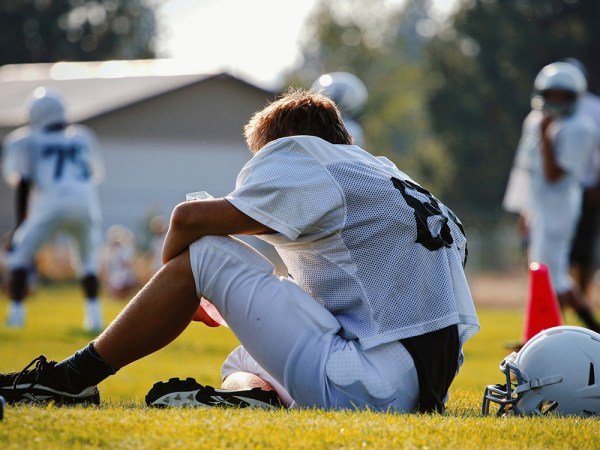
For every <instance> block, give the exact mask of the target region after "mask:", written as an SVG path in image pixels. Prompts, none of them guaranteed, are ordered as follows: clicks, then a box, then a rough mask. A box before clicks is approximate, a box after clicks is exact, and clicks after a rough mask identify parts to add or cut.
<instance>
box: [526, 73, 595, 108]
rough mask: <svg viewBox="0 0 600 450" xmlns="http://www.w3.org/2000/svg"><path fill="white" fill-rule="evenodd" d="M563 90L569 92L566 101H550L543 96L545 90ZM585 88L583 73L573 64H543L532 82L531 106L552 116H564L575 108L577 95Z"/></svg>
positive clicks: (583, 91)
mask: <svg viewBox="0 0 600 450" xmlns="http://www.w3.org/2000/svg"><path fill="white" fill-rule="evenodd" d="M551 90H552V91H563V92H567V93H569V94H571V96H572V100H570V101H567V102H560V103H557V102H551V101H548V100H547V99H545V98H544V93H545V92H547V91H551ZM586 90H587V81H586V79H585V76H584V74H583V73H582V72H581V70H579V69H578V68H577V67H575V66H574V65H573V64H570V63H567V62H555V63H552V64H548V65H547V66H545V67H544V68H543V69H542V70H541V71H540V72H539V73H538V74H537V76H536V77H535V80H534V82H533V96H532V98H531V107H532V108H533V109H536V110H539V111H542V112H544V113H546V114H548V115H552V116H565V115H569V114H571V113H572V112H573V111H574V110H575V105H576V103H577V100H578V99H579V97H580V96H581V95H582V94H583V93H585V91H586Z"/></svg>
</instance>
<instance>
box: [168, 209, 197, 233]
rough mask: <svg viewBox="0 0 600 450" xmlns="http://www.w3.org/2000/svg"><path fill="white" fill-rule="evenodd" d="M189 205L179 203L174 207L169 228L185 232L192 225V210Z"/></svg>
mask: <svg viewBox="0 0 600 450" xmlns="http://www.w3.org/2000/svg"><path fill="white" fill-rule="evenodd" d="M190 206H191V203H189V202H188V203H185V202H184V203H180V204H179V205H177V206H176V207H175V209H174V210H173V213H172V214H171V224H170V228H171V229H175V230H185V229H187V228H189V227H190V226H191V225H192V224H193V210H192V208H190Z"/></svg>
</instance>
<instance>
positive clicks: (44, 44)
mask: <svg viewBox="0 0 600 450" xmlns="http://www.w3.org/2000/svg"><path fill="white" fill-rule="evenodd" d="M155 28H156V21H155V15H154V10H153V8H152V6H151V4H150V3H149V2H148V1H144V0H3V1H2V3H1V4H0V30H1V31H0V65H4V64H22V63H44V62H56V61H102V60H107V59H133V58H153V57H154V51H153V49H152V39H153V37H154V34H155Z"/></svg>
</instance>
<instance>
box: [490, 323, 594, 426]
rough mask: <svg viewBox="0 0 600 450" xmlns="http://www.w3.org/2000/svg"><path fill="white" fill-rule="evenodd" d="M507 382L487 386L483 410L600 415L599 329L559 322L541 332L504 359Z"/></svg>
mask: <svg viewBox="0 0 600 450" xmlns="http://www.w3.org/2000/svg"><path fill="white" fill-rule="evenodd" d="M500 370H501V371H502V372H503V373H504V375H505V376H506V384H505V385H501V384H495V385H488V386H487V387H486V388H485V392H484V395H483V405H482V413H483V414H484V415H485V414H488V412H489V407H490V403H497V404H499V405H500V406H499V409H498V412H497V415H498V416H503V415H506V414H514V415H525V416H535V415H545V414H548V413H551V412H552V413H555V414H559V415H574V416H600V334H598V333H596V332H594V331H591V330H588V329H587V328H582V327H574V326H559V327H553V328H549V329H547V330H544V331H541V332H540V333H538V334H537V335H535V336H534V337H533V338H531V339H530V340H529V341H528V342H527V343H526V344H525V346H524V347H523V348H522V349H521V350H520V351H519V352H518V353H515V352H513V353H511V354H510V355H508V356H507V357H506V358H504V360H503V361H502V363H501V364H500Z"/></svg>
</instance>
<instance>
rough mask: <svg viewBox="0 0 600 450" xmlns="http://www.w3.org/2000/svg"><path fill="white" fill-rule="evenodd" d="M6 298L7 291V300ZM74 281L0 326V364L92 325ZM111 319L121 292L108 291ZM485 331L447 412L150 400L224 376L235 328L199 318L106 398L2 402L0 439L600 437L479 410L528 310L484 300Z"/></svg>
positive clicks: (424, 443)
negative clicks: (167, 388)
mask: <svg viewBox="0 0 600 450" xmlns="http://www.w3.org/2000/svg"><path fill="white" fill-rule="evenodd" d="M3 303H4V302H3ZM81 303H82V302H81V299H80V293H79V290H78V289H77V287H76V286H54V287H44V288H43V289H41V290H39V291H38V292H37V293H36V294H35V295H34V296H33V297H31V300H30V301H29V303H28V305H27V306H28V313H29V316H28V324H27V326H26V328H24V329H22V330H8V329H6V328H4V327H0V343H1V344H0V372H6V371H12V370H18V369H21V368H22V367H24V366H25V365H26V364H27V363H28V362H29V361H30V360H31V359H33V358H34V357H35V356H37V355H39V354H40V353H45V354H46V355H47V356H48V357H51V358H55V359H62V358H64V357H66V356H68V355H69V354H71V353H72V352H73V351H75V350H77V349H78V348H81V347H83V346H84V345H86V344H87V342H88V341H89V340H90V339H92V338H93V336H90V335H87V334H85V333H83V332H82V331H81V328H80V324H81V318H82V304H81ZM104 306H105V307H106V310H107V318H112V317H115V315H116V314H117V312H118V311H119V310H120V309H121V308H122V307H123V306H124V303H120V302H116V301H105V302H104ZM479 315H480V319H481V324H482V330H481V332H479V333H478V334H477V335H476V336H475V337H474V338H473V339H472V340H471V341H469V342H468V343H467V346H466V348H465V361H466V362H465V365H464V366H463V367H462V369H461V372H460V373H459V375H458V377H457V379H456V380H455V382H454V384H453V388H452V390H451V393H450V401H449V404H448V412H447V414H446V415H445V416H440V415H431V416H429V415H418V414H384V413H375V412H370V411H363V412H354V411H322V410H289V411H286V410H280V411H257V410H244V409H239V410H237V409H216V408H215V409H212V408H211V409H192V410H179V409H160V410H158V409H150V408H147V407H146V406H145V405H144V403H143V402H144V400H143V399H144V395H145V393H146V392H147V391H148V389H149V388H150V387H151V386H152V384H153V383H154V382H155V381H158V380H166V379H168V378H169V377H172V376H179V377H185V376H194V377H196V378H197V380H198V381H200V382H203V383H205V384H212V385H218V383H219V373H220V366H221V363H222V361H223V359H224V358H225V357H226V356H227V354H228V353H229V351H231V350H232V349H233V348H234V347H235V346H236V345H237V340H236V338H235V337H234V336H233V334H232V333H231V331H230V330H228V329H223V328H216V329H215V328H210V329H209V328H207V327H204V326H202V325H200V324H192V325H190V327H189V328H188V329H187V330H186V331H185V332H184V333H183V334H182V335H181V336H180V337H179V338H178V339H177V340H176V341H175V342H174V343H172V344H171V345H169V346H168V347H166V348H165V349H163V350H161V351H159V352H157V353H155V354H154V355H151V356H149V357H147V358H144V359H143V360H141V361H138V362H136V363H134V364H131V365H130V366H128V367H126V368H124V369H122V370H121V371H119V373H118V374H117V375H115V376H113V377H111V378H109V379H108V380H106V381H105V382H103V383H102V384H101V386H100V390H101V394H102V403H101V404H100V406H99V407H79V406H78V407H64V408H59V407H55V406H53V405H50V406H47V407H40V406H7V408H6V411H5V418H4V420H3V421H0V446H1V447H2V449H22V448H27V449H63V448H86V449H87V448H107V449H109V448H110V449H138V448H161V449H181V448H211V449H225V448H306V449H331V448H349V449H352V448H377V449H380V448H381V449H383V448H469V449H489V448H497V449H502V448H506V449H511V450H514V449H540V448H553V449H561V448H565V449H567V448H577V449H593V448H597V443H598V442H599V441H600V427H599V426H598V420H596V419H578V418H514V417H513V418H502V419H499V418H496V417H481V416H480V405H481V396H482V393H483V387H484V386H485V384H488V383H496V382H500V381H501V377H502V374H501V373H500V371H499V370H498V364H499V362H500V361H501V360H502V358H503V357H504V356H505V355H506V353H507V351H506V350H505V349H504V343H505V342H506V341H507V340H513V339H515V338H518V337H519V336H520V331H521V324H522V317H521V311H515V310H482V309H480V310H479Z"/></svg>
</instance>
